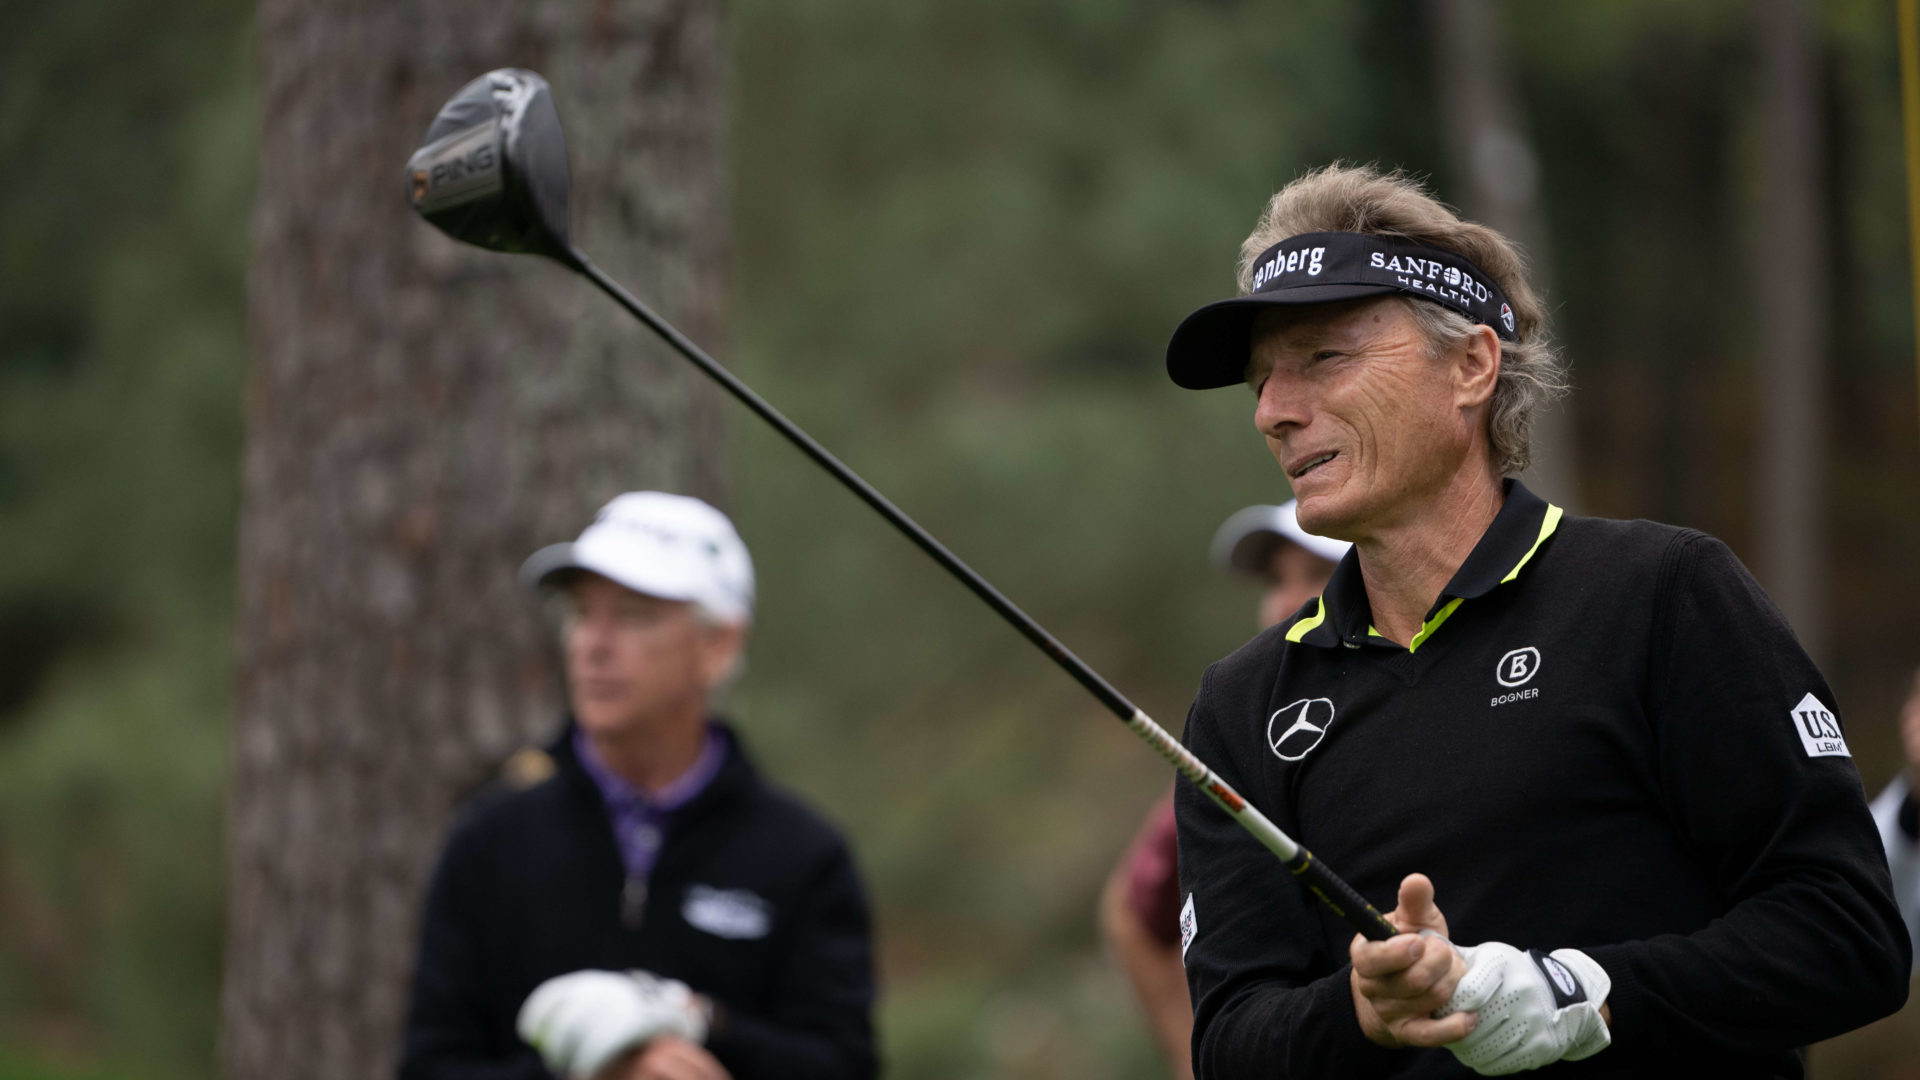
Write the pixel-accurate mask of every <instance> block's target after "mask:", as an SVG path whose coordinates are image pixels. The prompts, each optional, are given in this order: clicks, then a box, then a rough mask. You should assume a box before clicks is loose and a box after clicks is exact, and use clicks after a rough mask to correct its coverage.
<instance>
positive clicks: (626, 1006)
mask: <svg viewBox="0 0 1920 1080" xmlns="http://www.w3.org/2000/svg"><path fill="white" fill-rule="evenodd" d="M518 1026H519V1029H520V1037H521V1038H522V1039H525V1040H526V1041H527V1043H528V1045H530V1046H532V1047H533V1048H534V1049H535V1050H538V1051H539V1052H540V1058H541V1060H543V1061H545V1062H546V1063H547V1068H549V1069H551V1070H553V1071H554V1072H555V1073H557V1074H558V1075H560V1076H565V1077H592V1076H595V1075H597V1074H598V1073H599V1072H600V1070H602V1069H604V1068H606V1067H607V1066H608V1065H611V1064H613V1062H614V1059H616V1058H618V1057H619V1056H620V1055H621V1054H624V1053H626V1052H627V1051H629V1050H631V1049H633V1048H634V1047H636V1046H639V1045H641V1044H642V1043H645V1042H647V1041H649V1040H651V1039H653V1038H655V1037H656V1036H660V1035H678V1036H679V1037H681V1038H683V1039H686V1040H688V1041H689V1042H696V1043H697V1042H703V1041H705V1039H706V1037H707V1013H706V1010H705V1009H704V1008H702V1007H701V1004H700V1002H699V1000H698V999H697V998H695V997H694V994H693V991H692V990H690V989H688V988H687V984H686V983H683V982H680V981H679V980H677V979H663V978H661V977H659V976H658V975H653V974H650V973H648V972H645V971H630V972H626V973H624V974H623V973H621V972H617V971H576V972H573V973H571V974H568V975H560V976H557V977H555V978H551V979H548V980H547V981H546V982H543V983H541V984H540V985H539V986H538V987H536V988H535V989H534V991H533V993H531V994H528V995H527V1000H526V1003H525V1004H524V1005H521V1006H520V1019H519V1024H518Z"/></svg>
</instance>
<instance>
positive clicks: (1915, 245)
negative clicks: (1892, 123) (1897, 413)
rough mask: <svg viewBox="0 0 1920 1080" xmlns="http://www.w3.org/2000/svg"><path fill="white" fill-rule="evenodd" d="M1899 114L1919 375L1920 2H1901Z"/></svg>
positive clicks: (1905, 0)
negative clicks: (1904, 137)
mask: <svg viewBox="0 0 1920 1080" xmlns="http://www.w3.org/2000/svg"><path fill="white" fill-rule="evenodd" d="M1899 27H1900V113H1901V116H1902V118H1903V119H1904V120H1905V122H1906V129H1907V228H1908V233H1909V239H1908V244H1907V247H1908V250H1909V253H1910V255H1911V257H1912V259H1913V318H1914V341H1915V346H1916V351H1915V356H1914V360H1915V365H1916V366H1915V371H1916V374H1917V375H1920V0H1900V3H1899Z"/></svg>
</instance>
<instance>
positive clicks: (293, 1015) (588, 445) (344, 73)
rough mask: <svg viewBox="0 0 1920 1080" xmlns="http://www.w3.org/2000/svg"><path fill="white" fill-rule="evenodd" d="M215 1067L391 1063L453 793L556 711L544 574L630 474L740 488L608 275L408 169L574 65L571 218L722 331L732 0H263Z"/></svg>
mask: <svg viewBox="0 0 1920 1080" xmlns="http://www.w3.org/2000/svg"><path fill="white" fill-rule="evenodd" d="M259 43H260V53H261V58H262V67H263V85H264V100H263V104H264V109H263V116H262V125H263V126H262V134H261V167H260V178H259V195H258V200H257V202H256V205H255V207H254V216H253V253H252V269H251V274H250V279H249V290H250V294H249V313H248V314H249V333H250V338H251V341H250V347H251V350H252V363H251V370H250V372H249V375H248V383H247V397H246V424H247V435H246V450H245V456H244V462H243V477H242V510H241V522H240V555H239V610H238V613H237V620H238V626H237V634H238V642H237V651H238V686H237V687H236V694H235V701H236V715H235V722H234V730H233V737H232V747H233V749H232V770H233V773H232V797H231V809H230V816H229V820H228V831H229V836H228V843H229V848H230V856H229V860H230V862H229V866H230V875H231V876H230V890H231V892H230V910H229V914H228V919H229V927H228V941H227V954H226V979H225V986H224V989H223V1001H222V1014H223V1015H222V1031H221V1058H222V1068H223V1072H224V1075H225V1076H226V1077H227V1078H229V1080H301V1078H312V1080H340V1078H343V1077H357V1078H359V1077H364V1078H374V1077H380V1076H386V1075H390V1074H391V1073H392V1070H393V1068H394V1064H395V1048H396V1036H397V1033H398V1030H399V1025H400V1022H401V1019H402V1014H403V1012H404V1010H405V1004H406V994H407V981H408V978H409V975H410V971H411V967H412V962H413V952H414V948H415V932H416V922H417V912H418V907H419V901H420V898H421V892H422V888H423V883H424V880H425V876H426V874H427V872H428V870H429V869H430V867H431V864H432V861H433V859H434V857H435V855H436V853H437V851H438V848H439V845H440V842H441V840H442V838H443V835H444V831H445V828H446V825H447V822H448V817H449V812H450V810H451V808H452V807H453V806H454V805H455V803H456V802H457V800H458V798H459V797H460V795H461V794H462V793H464V792H466V791H468V790H470V789H471V788H472V787H473V786H474V785H475V784H476V783H478V782H479V781H480V780H481V779H483V778H484V777H485V776H487V775H488V773H489V772H490V770H491V769H492V768H493V763H495V762H497V761H499V760H500V759H501V758H502V757H503V756H504V755H505V754H507V753H508V752H510V751H511V750H512V749H514V748H516V747H518V746H521V745H524V744H525V743H526V742H527V741H529V740H532V739H536V738H540V737H543V736H544V735H545V734H546V733H548V732H549V731H550V730H551V729H552V727H553V725H554V723H555V721H556V720H557V713H556V709H557V707H558V705H559V701H560V695H559V692H558V682H557V679H556V677H555V673H554V671H553V667H552V661H551V648H550V646H549V642H548V640H547V635H546V631H545V630H544V629H543V627H542V623H541V621H540V619H539V617H538V613H537V611H536V610H535V604H534V602H533V601H532V600H530V599H529V598H528V597H527V596H526V595H524V594H523V593H522V592H521V591H520V590H519V588H518V587H517V585H516V583H515V571H516V569H517V568H518V565H519V563H520V560H521V559H522V558H524V557H525V556H526V555H527V554H528V553H529V552H531V551H532V550H533V549H534V548H535V547H536V546H538V545H540V544H542V543H546V542H550V541H553V540H557V539H564V538H567V537H570V536H571V535H573V534H574V533H576V532H578V530H579V529H580V528H581V527H582V526H583V525H584V524H585V523H586V522H587V521H588V520H589V518H590V516H591V514H592V512H593V510H594V509H595V508H596V507H597V506H598V505H599V504H600V503H601V502H603V501H605V500H606V499H608V498H610V497H611V496H613V495H615V494H617V493H618V492H620V491H622V490H627V489H633V488H644V487H657V488H666V489H671V490H679V491H685V492H689V493H692V494H698V495H702V496H705V497H708V498H712V497H714V496H716V495H717V494H718V493H719V492H720V490H721V488H722V487H723V478H724V475H725V469H724V467H723V464H724V463H723V462H722V460H721V458H720V454H719V451H720V449H721V441H722V436H723V430H722V420H723V414H722V408H721V401H720V399H719V397H718V396H717V394H715V393H713V392H712V391H711V390H710V389H709V388H708V387H707V386H706V385H705V384H704V382H702V381H701V380H700V377H699V376H698V375H697V374H695V373H693V372H692V370H691V369H690V368H688V367H686V365H685V364H684V363H683V362H682V361H679V360H678V359H676V358H674V357H673V356H672V354H670V353H668V352H667V351H666V350H665V349H664V348H663V347H661V346H659V345H658V344H657V343H656V342H655V341H654V340H653V339H652V338H651V337H650V336H649V335H647V334H646V333H645V332H644V331H643V330H641V329H640V328H639V327H638V326H637V325H636V324H635V323H633V322H632V321H630V320H629V319H628V317H627V316H625V315H624V314H622V313H621V312H619V311H618V309H616V308H615V307H614V306H613V305H612V304H611V303H609V302H607V301H606V300H605V299H604V298H603V297H601V296H600V295H599V294H598V293H597V292H595V291H593V290H592V289H591V288H590V287H589V286H587V285H586V284H585V283H583V282H581V281H579V280H577V279H575V278H574V277H572V275H570V274H567V273H566V272H564V271H563V270H561V269H560V268H559V267H558V266H556V265H554V264H552V263H548V262H545V261H544V260H537V259H534V258H530V257H512V256H505V255H498V254H493V253H488V252H482V251H478V250H476V249H470V248H463V247H460V246H458V245H456V244H454V243H453V242H452V241H450V240H448V239H446V238H444V237H442V236H441V235H440V234H438V233H437V232H435V231H434V230H433V229H431V228H430V227H428V226H427V225H425V224H424V223H422V222H419V221H416V220H413V219H412V215H411V213H410V212H409V211H408V209H407V206H406V202H405V199H404V189H403V186H402V180H401V174H402V168H403V166H404V164H405V162H406V160H407V156H408V154H409V153H410V152H411V151H412V150H413V149H414V147H415V146H416V145H417V144H418V140H419V138H420V136H421V135H422V133H424V132H425V130H426V127H427V124H428V122H429V121H430V120H431V119H432V118H433V115H434V113H435V112H436V111H437V110H438V109H439V107H440V105H441V104H442V103H443V102H444V101H445V100H446V99H447V98H448V97H449V96H450V95H452V93H453V92H454V91H455V90H456V89H458V88H459V87H460V86H461V85H462V84H464V83H465V82H466V81H467V80H469V79H471V78H473V77H474V76H476V75H479V74H480V73H482V72H484V71H487V70H489V69H492V68H495V67H502V66H509V65H511V66H519V67H528V68H532V69H534V70H537V71H540V72H542V73H543V74H545V75H546V76H547V77H548V78H549V79H550V81H551V82H552V83H553V86H554V92H555V97H556V99H557V103H558V105H559V107H560V111H561V115H562V119H563V122H564V123H565V125H566V128H567V135H568V140H569V143H570V145H571V149H572V155H573V169H574V173H573V176H574V201H573V207H574V226H575V227H574V234H575V236H576V237H577V238H578V240H579V242H580V243H581V245H582V247H583V248H585V249H586V250H587V251H588V252H589V253H590V254H592V255H593V256H594V257H595V258H596V259H597V261H599V262H600V264H601V265H603V266H605V267H606V268H607V269H608V271H609V272H611V273H613V274H614V276H616V277H617V278H619V279H621V280H623V281H624V282H626V283H627V284H628V285H629V287H631V288H633V289H634V290H635V291H636V292H637V293H639V294H640V295H642V296H644V297H647V298H649V299H651V300H653V301H655V302H656V303H657V305H658V306H659V307H660V308H661V309H662V311H663V313H664V314H666V315H667V317H668V318H670V319H672V320H673V321H674V322H675V323H676V325H678V326H679V327H680V328H681V329H683V330H685V331H686V332H687V333H688V334H690V335H691V336H692V337H694V338H695V339H696V340H700V341H703V342H706V343H710V344H713V343H716V339H717V336H718V331H719V329H720V312H721V300H722V296H721V285H722V262H723V258H724V253H725V245H724V236H723V231H724V225H725V214H724V191H725V183H724V178H723V156H724V147H723V145H722V132H723V129H724V128H723V123H722V101H721V97H720V94H721V90H722V86H723V80H722V68H721V26H720V15H719V10H718V4H717V3H714V2H712V0H600V2H596V3H593V4H585V3H579V4H576V3H566V2H559V0H545V2H538V3H528V2H520V3H510V2H507V0H484V2H474V0H325V2H312V0H264V2H263V3H262V5H261V10H260V15H259Z"/></svg>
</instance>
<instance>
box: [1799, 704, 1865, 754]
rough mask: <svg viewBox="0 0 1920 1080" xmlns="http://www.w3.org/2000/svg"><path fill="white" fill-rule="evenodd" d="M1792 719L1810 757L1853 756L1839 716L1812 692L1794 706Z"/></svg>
mask: <svg viewBox="0 0 1920 1080" xmlns="http://www.w3.org/2000/svg"><path fill="white" fill-rule="evenodd" d="M1792 720H1793V730H1795V731H1797V732H1799V733H1800V745H1802V746H1804V747H1806V748H1807V756H1808V757H1852V756H1853V752H1852V751H1850V750H1848V749H1847V739H1846V736H1844V735H1842V734H1840V720H1839V718H1838V717H1836V716H1834V715H1833V710H1832V709H1829V708H1827V707H1826V706H1825V705H1822V704H1820V699H1819V698H1817V697H1814V696H1813V695H1812V694H1811V693H1809V694H1808V695H1807V696H1806V697H1803V698H1801V699H1800V704H1798V705H1795V706H1794V707H1793V716H1792Z"/></svg>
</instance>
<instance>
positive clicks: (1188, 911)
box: [1180, 893, 1200, 960]
mask: <svg viewBox="0 0 1920 1080" xmlns="http://www.w3.org/2000/svg"><path fill="white" fill-rule="evenodd" d="M1199 932H1200V923H1199V921H1198V920H1197V919H1196V918H1195V917H1194V914H1193V894H1192V893H1188V894H1187V904H1186V906H1185V907H1183V908H1181V909H1180V959H1181V960H1185V959H1186V958H1187V946H1189V945H1191V944H1193V938H1194V935H1196V934H1198V933H1199Z"/></svg>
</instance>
